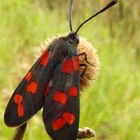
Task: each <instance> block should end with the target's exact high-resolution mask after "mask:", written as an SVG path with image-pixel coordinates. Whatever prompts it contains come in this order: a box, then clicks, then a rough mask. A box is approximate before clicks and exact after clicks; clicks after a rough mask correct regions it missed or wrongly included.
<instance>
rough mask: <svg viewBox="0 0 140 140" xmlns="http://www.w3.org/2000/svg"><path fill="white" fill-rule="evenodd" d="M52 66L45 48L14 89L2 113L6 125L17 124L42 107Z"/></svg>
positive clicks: (48, 52) (48, 51)
mask: <svg viewBox="0 0 140 140" xmlns="http://www.w3.org/2000/svg"><path fill="white" fill-rule="evenodd" d="M54 66H55V64H54V63H52V62H51V60H50V49H46V50H45V51H44V53H43V54H42V55H41V57H40V58H39V59H38V60H37V62H36V63H35V64H34V65H33V67H32V68H31V70H30V71H29V72H28V73H27V75H26V76H25V77H24V79H23V80H22V81H21V83H20V84H19V86H18V87H17V88H16V90H15V91H14V93H13V95H12V97H11V99H10V101H9V103H8V105H7V108H6V111H5V115H4V120H5V123H6V125H8V126H18V125H20V124H22V123H24V122H26V121H27V120H28V119H29V118H30V117H31V116H33V115H34V114H35V113H36V112H37V111H38V110H39V109H40V108H41V107H42V105H43V100H44V95H45V90H46V86H47V83H48V82H49V80H50V78H51V77H52V74H53V69H54Z"/></svg>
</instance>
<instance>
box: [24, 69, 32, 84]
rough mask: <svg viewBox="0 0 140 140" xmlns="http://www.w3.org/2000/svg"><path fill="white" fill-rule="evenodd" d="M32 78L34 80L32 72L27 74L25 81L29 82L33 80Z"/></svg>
mask: <svg viewBox="0 0 140 140" xmlns="http://www.w3.org/2000/svg"><path fill="white" fill-rule="evenodd" d="M31 78H32V72H31V71H30V72H28V73H27V75H26V77H25V80H26V81H28V82H29V81H30V80H31Z"/></svg>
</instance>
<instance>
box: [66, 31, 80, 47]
mask: <svg viewBox="0 0 140 140" xmlns="http://www.w3.org/2000/svg"><path fill="white" fill-rule="evenodd" d="M67 38H68V40H69V43H71V44H74V45H76V46H77V45H78V44H79V36H78V35H77V34H75V33H74V32H71V33H70V34H68V36H67Z"/></svg>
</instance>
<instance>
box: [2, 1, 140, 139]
mask: <svg viewBox="0 0 140 140" xmlns="http://www.w3.org/2000/svg"><path fill="white" fill-rule="evenodd" d="M47 2H49V4H52V5H51V6H50V9H49V6H48V3H47ZM57 2H60V1H58V0H57V1H56V3H51V2H50V1H49V0H48V1H45V0H40V1H38V0H26V1H22V0H6V1H1V2H0V93H1V94H0V139H2V140H9V139H11V138H12V135H13V133H14V129H12V128H8V127H7V126H5V124H4V122H3V115H4V110H5V107H6V105H7V102H8V100H9V98H10V96H11V95H12V92H13V91H14V89H15V87H16V86H17V85H18V83H19V82H20V80H21V79H22V77H23V76H24V75H25V74H26V72H27V71H28V70H29V68H30V67H31V65H32V64H33V60H34V49H36V48H38V47H39V46H40V43H41V42H42V41H44V40H45V39H46V38H48V37H52V36H54V35H56V34H59V33H66V32H68V31H69V26H68V22H67V17H66V16H67V9H68V8H67V7H68V2H65V3H63V2H62V1H61V5H59V4H60V3H57ZM83 2H85V1H84V0H83V1H82V0H81V2H80V1H76V2H75V6H74V10H73V20H74V21H73V24H74V28H76V27H77V26H78V25H79V24H80V23H81V21H83V20H84V19H85V18H86V17H89V15H91V12H92V10H93V7H94V10H96V9H99V7H102V6H103V5H105V3H106V2H105V1H103V0H102V1H101V3H97V2H95V1H92V0H91V2H89V3H88V2H86V3H84V5H83ZM92 2H93V4H92ZM132 2H133V3H132ZM94 4H96V5H97V6H96V5H94ZM132 4H133V5H132ZM77 5H78V6H77ZM138 5H140V3H139V1H138V0H136V1H135V2H134V1H132V0H130V1H129V3H128V2H127V1H124V0H120V1H119V4H118V5H116V6H115V7H114V8H112V9H110V10H109V11H108V12H106V13H104V14H103V15H101V16H99V17H97V18H96V19H94V20H92V21H91V22H89V23H88V24H86V25H85V26H84V27H83V28H82V29H81V31H80V32H79V34H80V35H81V36H83V37H85V38H87V39H88V40H89V41H90V42H91V43H92V44H93V46H94V47H95V48H96V49H97V51H98V54H99V57H100V61H101V69H100V73H99V76H98V78H97V80H96V81H95V83H94V85H93V86H91V87H90V88H89V89H88V90H86V91H85V93H83V94H82V97H81V115H80V127H84V126H88V127H91V128H93V129H94V130H95V131H96V133H97V136H96V138H91V140H92V139H93V140H139V139H140V119H139V118H140V72H139V71H140V47H139V45H140V40H139V33H140V28H139V23H140V10H139V8H138ZM122 8H123V9H122ZM90 9H91V10H90ZM25 139H26V140H38V139H46V140H49V137H48V136H47V134H46V132H45V128H44V125H43V122H42V117H41V112H39V113H38V115H35V116H34V117H33V118H32V120H31V121H30V122H29V125H28V128H27V131H26V134H25Z"/></svg>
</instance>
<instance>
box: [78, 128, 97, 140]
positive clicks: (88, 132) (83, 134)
mask: <svg viewBox="0 0 140 140" xmlns="http://www.w3.org/2000/svg"><path fill="white" fill-rule="evenodd" d="M95 136H96V132H95V131H94V130H93V129H91V128H88V127H84V128H79V129H78V135H77V138H78V139H84V138H91V137H95Z"/></svg>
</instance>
